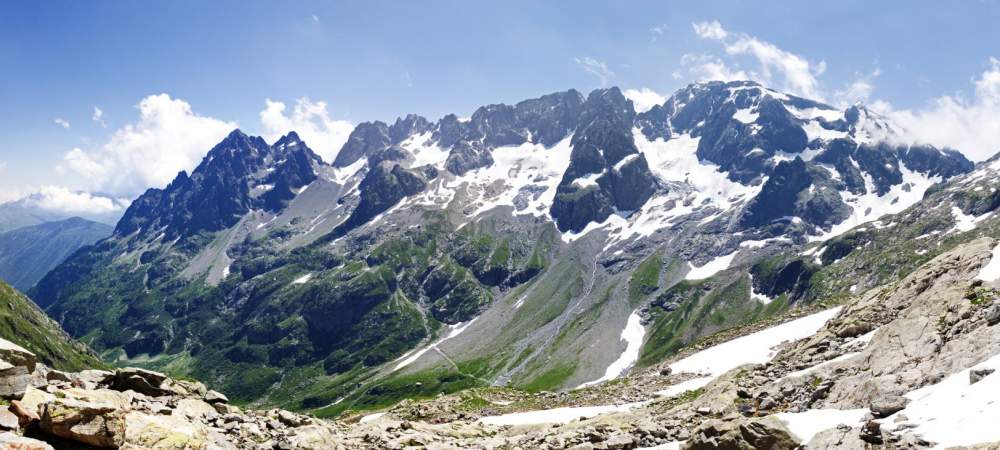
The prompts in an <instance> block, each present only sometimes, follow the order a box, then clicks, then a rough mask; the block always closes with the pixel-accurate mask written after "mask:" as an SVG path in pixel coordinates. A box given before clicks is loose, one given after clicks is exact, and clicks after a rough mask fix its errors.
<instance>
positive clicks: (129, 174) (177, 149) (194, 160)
mask: <svg viewBox="0 0 1000 450" xmlns="http://www.w3.org/2000/svg"><path fill="white" fill-rule="evenodd" d="M138 109H139V120H138V122H136V123H134V124H129V125H126V126H125V127H123V128H120V129H118V130H117V131H115V132H114V133H113V134H112V135H111V137H110V138H109V140H108V142H107V143H105V144H104V145H103V146H102V147H101V148H98V149H93V150H83V149H79V148H75V149H73V150H71V151H69V152H67V153H66V155H65V156H64V157H63V162H62V163H61V164H60V166H59V167H58V168H57V169H58V170H60V171H61V172H62V173H66V172H70V173H75V174H77V175H79V176H80V177H81V178H82V179H83V181H84V184H85V185H86V186H87V188H88V189H89V190H93V191H102V192H110V193H112V194H114V195H120V196H123V197H132V196H135V195H137V194H139V193H141V192H143V191H144V190H145V189H146V188H148V187H150V186H154V187H161V186H165V185H166V184H167V183H169V182H170V181H171V180H173V178H174V177H175V176H176V175H177V172H179V171H181V170H187V171H190V170H192V169H194V167H195V166H197V164H198V162H199V161H200V160H201V158H202V157H203V156H204V155H205V154H206V153H207V152H208V151H209V150H210V149H211V148H212V147H213V146H214V145H215V144H217V143H218V142H219V141H221V140H222V138H224V137H225V136H226V135H227V134H228V133H229V132H230V131H232V130H233V129H234V128H236V124H235V123H234V122H226V121H223V120H218V119H214V118H211V117H205V116H200V115H198V114H196V113H194V112H193V111H192V110H191V105H189V104H188V103H187V102H185V101H183V100H180V99H172V98H170V96H169V95H167V94H157V95H150V96H148V97H146V98H144V99H142V101H140V102H139V105H138Z"/></svg>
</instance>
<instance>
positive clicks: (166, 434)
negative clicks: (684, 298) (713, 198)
mask: <svg viewBox="0 0 1000 450" xmlns="http://www.w3.org/2000/svg"><path fill="white" fill-rule="evenodd" d="M996 245H997V241H996V240H994V239H991V238H982V239H979V240H976V241H973V242H971V243H969V244H966V245H963V246H960V247H958V248H956V249H955V250H953V251H951V252H948V253H945V254H942V255H940V256H939V257H937V258H935V259H933V260H931V261H930V262H928V263H926V264H925V265H923V266H922V267H921V268H919V269H918V270H916V271H914V272H913V273H912V274H910V275H909V276H907V277H905V278H903V279H901V280H900V281H898V282H895V283H892V284H890V285H887V286H884V287H882V288H878V289H873V290H871V291H868V292H866V293H863V294H859V295H858V296H856V297H854V298H852V299H851V300H850V301H848V302H847V303H846V304H844V305H843V306H842V308H841V309H840V310H839V312H838V313H837V314H836V315H835V316H834V317H833V318H832V319H831V320H829V321H828V322H827V323H826V324H825V325H824V326H823V327H822V328H821V329H820V331H819V332H818V333H816V334H815V335H813V336H811V337H809V338H806V339H803V340H800V341H796V342H786V343H784V344H783V345H781V346H780V348H778V349H777V352H776V354H775V355H774V356H773V358H772V359H771V360H770V361H769V362H766V363H763V364H751V365H744V366H742V367H739V368H737V369H735V370H731V371H729V372H726V373H725V374H722V375H721V376H718V377H717V378H715V379H714V380H713V381H711V382H710V383H708V384H707V385H705V386H704V387H702V388H699V389H696V390H693V391H687V392H684V393H681V394H679V395H677V396H673V397H665V396H660V397H658V396H657V395H656V394H655V393H656V392H657V391H660V390H662V389H664V388H665V387H668V386H670V385H673V384H676V383H679V382H682V381H685V380H687V379H690V378H692V377H694V376H696V375H695V374H690V373H675V372H673V371H671V370H670V369H669V366H670V362H666V363H664V364H661V365H659V366H657V367H653V368H649V369H647V370H644V371H641V372H639V373H635V374H633V375H631V376H629V377H627V378H625V379H621V380H616V381H613V382H610V383H605V384H602V385H598V386H594V387H590V388H587V389H581V390H576V391H571V392H562V393H550V392H543V393H538V394H529V393H525V392H521V391H517V390H512V389H505V388H481V389H474V390H469V391H465V392H461V393H458V394H453V395H447V396H441V397H438V398H436V399H432V400H425V401H405V402H402V403H400V404H398V405H396V406H395V407H393V408H391V409H389V410H387V411H383V412H380V413H378V414H369V415H355V416H349V417H345V418H342V419H341V420H339V421H327V420H320V419H316V418H313V417H309V416H305V415H299V414H295V413H291V412H288V411H282V410H269V411H250V410H241V409H240V408H238V407H235V406H232V405H230V404H228V402H227V399H226V397H225V396H224V395H222V394H220V393H218V392H214V391H211V390H208V389H206V388H205V386H204V385H202V384H201V383H199V382H195V381H187V380H178V379H172V378H169V377H166V376H164V375H163V374H159V373H156V372H151V371H146V370H142V369H134V368H125V369H118V370H116V371H114V372H110V371H101V370H85V371H82V372H77V373H65V372H60V371H56V370H52V369H49V368H47V367H45V366H44V365H42V364H40V363H39V362H38V361H37V358H36V357H35V355H33V354H32V353H31V352H28V351H27V350H24V349H23V348H20V347H18V346H17V345H15V344H12V343H10V342H6V341H3V342H0V360H2V361H3V362H2V363H0V395H2V396H3V397H4V398H6V399H8V400H9V410H8V411H3V412H0V428H2V430H3V432H2V434H0V446H2V447H3V448H19V449H47V448H90V447H98V448H133V449H138V448H158V449H160V448H162V449H201V448H205V449H208V448H220V449H224V448H260V449H292V448H306V449H308V448H317V449H319V448H324V449H325V448H350V449H354V448H361V449H404V448H439V449H446V448H476V449H515V448H521V449H535V448H546V449H564V448H572V449H578V450H584V449H637V448H650V447H652V448H664V449H665V448H688V449H717V448H722V449H792V448H807V449H833V448H858V449H861V448H887V449H920V448H931V447H948V446H953V444H956V443H958V444H957V445H954V446H959V445H964V446H966V448H997V444H990V443H988V441H990V440H996V439H1000V435H997V433H996V432H993V431H990V430H991V429H992V428H991V427H988V426H980V428H978V429H977V428H971V429H970V428H968V427H967V426H966V425H967V424H968V422H963V421H961V420H958V421H956V422H955V424H956V425H955V426H956V427H965V428H961V430H959V428H956V430H955V433H959V432H961V433H962V434H963V436H953V435H950V434H949V433H944V434H942V433H941V431H940V430H939V429H938V430H935V429H934V428H933V426H932V425H933V423H930V422H931V421H929V420H928V419H926V417H924V416H926V412H925V411H921V410H918V409H917V408H918V406H914V402H915V401H917V400H915V397H914V395H912V393H913V392H914V391H915V390H918V389H928V388H934V387H937V386H941V385H944V384H946V383H951V384H952V385H954V384H955V382H954V379H955V378H954V377H955V376H956V375H958V376H960V379H959V380H958V383H957V389H964V388H967V387H968V386H973V385H975V384H976V383H985V384H982V385H980V386H993V385H992V384H990V383H993V382H995V381H996V380H993V379H992V378H991V377H993V376H995V375H994V374H993V373H994V370H995V369H994V368H993V367H992V366H989V367H987V366H983V364H986V363H987V362H989V361H991V358H992V357H994V356H995V355H1000V326H997V324H1000V292H998V291H997V290H996V288H995V285H994V281H995V280H992V279H990V278H989V277H983V275H982V274H983V267H984V266H987V265H988V263H989V262H990V260H991V258H992V254H991V250H992V249H993V248H995V247H996ZM983 278H985V279H983ZM765 326H766V325H755V326H754V327H753V328H751V329H745V330H743V333H751V332H754V331H757V330H759V329H760V328H761V327H765ZM732 337H736V333H735V332H733V333H730V334H728V335H726V336H718V337H716V338H714V339H711V340H708V341H705V342H704V343H703V344H702V345H701V346H700V347H703V348H704V347H709V346H711V345H714V344H716V343H718V342H720V341H722V340H724V339H726V338H732ZM693 351H696V350H690V351H688V352H686V354H689V353H691V352H693ZM686 354H685V355H678V357H677V358H681V357H684V356H686ZM677 358H675V360H676V359H677ZM966 371H967V372H968V375H965V374H964V373H965V372H966ZM961 377H964V378H961ZM956 395H957V394H956ZM987 395H997V396H998V397H1000V394H996V393H991V392H987ZM991 398H992V397H991ZM971 400H972V399H961V398H959V399H955V402H956V403H955V404H957V405H961V404H962V402H965V401H971ZM987 400H989V399H987ZM921 401H922V400H921ZM987 404H988V405H992V403H987ZM608 405H610V406H608ZM614 405H618V406H617V407H615V406H614ZM588 406H590V407H598V408H599V409H600V408H604V409H603V410H602V411H608V412H606V413H604V414H596V415H595V413H594V412H593V411H589V412H588V411H586V410H585V409H569V410H567V411H568V412H567V414H569V415H570V416H571V417H569V418H568V419H565V420H557V421H556V422H558V423H542V422H546V421H545V420H539V421H532V420H527V421H524V422H523V423H521V424H518V425H495V424H490V423H489V421H484V420H483V418H484V417H491V416H498V415H502V414H508V413H515V412H524V411H535V410H542V409H551V408H562V407H577V408H579V407H588ZM970 408H972V407H971V406H970ZM577 412H579V414H580V416H591V417H589V418H585V417H581V418H579V419H577V418H575V417H572V415H573V414H576V413H577ZM939 413H943V415H942V414H939V416H940V418H939V419H935V420H945V421H947V420H949V419H951V418H958V419H962V418H972V419H970V420H971V421H972V422H973V423H975V422H974V420H973V419H975V417H976V416H977V415H979V416H983V417H994V416H996V414H997V411H996V408H995V407H987V408H986V409H983V410H979V411H971V412H970V411H969V410H963V409H962V408H961V407H957V408H955V409H954V410H949V411H943V412H939ZM984 415H985V416H984ZM821 416H822V417H827V418H826V419H823V420H818V419H817V418H818V417H821ZM910 416H912V417H910ZM949 416H953V417H949ZM830 417H832V418H830ZM817 423H818V424H819V425H817ZM980 438H981V439H985V440H987V442H980V443H978V444H976V443H975V442H978V441H976V439H980ZM963 439H964V440H963Z"/></svg>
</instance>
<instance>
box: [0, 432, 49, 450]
mask: <svg viewBox="0 0 1000 450" xmlns="http://www.w3.org/2000/svg"><path fill="white" fill-rule="evenodd" d="M0 448H3V449H6V450H53V448H52V446H51V445H49V444H46V443H45V442H42V441H39V440H37V439H32V438H27V437H24V436H19V435H17V434H14V433H11V432H9V431H8V432H3V433H0Z"/></svg>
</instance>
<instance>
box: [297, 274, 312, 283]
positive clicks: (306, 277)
mask: <svg viewBox="0 0 1000 450" xmlns="http://www.w3.org/2000/svg"><path fill="white" fill-rule="evenodd" d="M312 277H313V274H311V273H307V274H305V275H302V276H301V277H298V278H296V279H295V281H292V284H306V283H308V282H309V280H311V279H312Z"/></svg>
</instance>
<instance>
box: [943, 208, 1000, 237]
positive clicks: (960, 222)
mask: <svg viewBox="0 0 1000 450" xmlns="http://www.w3.org/2000/svg"><path fill="white" fill-rule="evenodd" d="M992 214H993V212H992V211H991V212H988V213H986V214H983V215H981V216H978V217H976V216H970V215H968V214H965V213H963V212H962V210H961V209H960V208H958V207H957V206H952V207H951V215H952V217H954V218H955V226H953V227H952V228H951V229H950V230H948V233H951V232H955V231H958V232H965V231H972V230H974V229H976V225H978V224H979V222H981V221H983V220H985V219H986V218H988V217H989V216H990V215H992Z"/></svg>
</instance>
